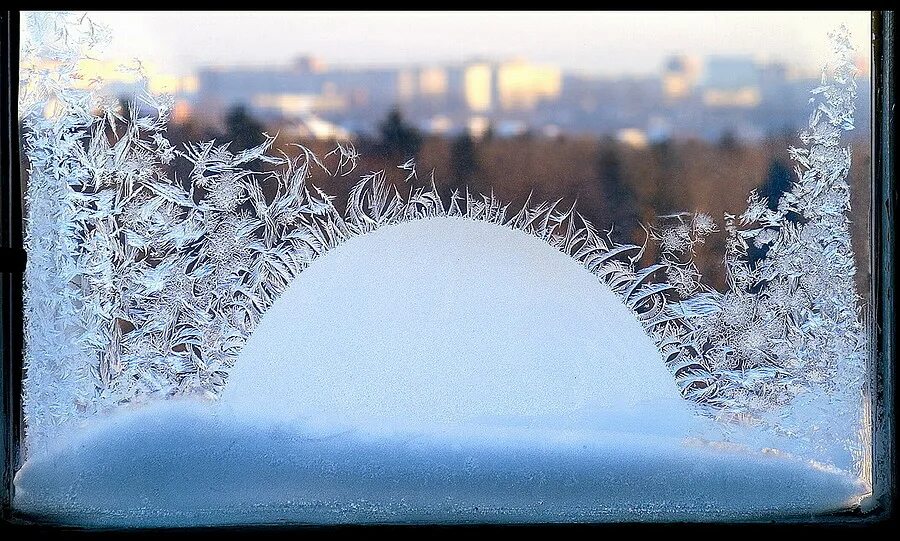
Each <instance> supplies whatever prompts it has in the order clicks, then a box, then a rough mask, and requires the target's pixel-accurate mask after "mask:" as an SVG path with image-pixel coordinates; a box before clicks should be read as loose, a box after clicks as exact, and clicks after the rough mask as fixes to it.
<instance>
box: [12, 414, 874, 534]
mask: <svg viewBox="0 0 900 541" xmlns="http://www.w3.org/2000/svg"><path fill="white" fill-rule="evenodd" d="M662 411H664V410H662ZM644 415H646V414H644ZM601 418H602V415H601ZM93 423H94V424H92V426H89V427H87V428H85V429H84V430H83V431H82V432H80V433H79V434H78V436H77V437H75V438H72V439H69V440H68V441H66V442H64V443H63V444H62V445H60V446H58V447H57V448H56V449H54V450H53V451H52V452H50V453H48V454H45V455H40V456H36V457H32V458H30V459H29V460H28V462H26V464H25V465H24V466H23V467H22V469H21V470H20V471H19V472H18V474H17V476H16V480H15V482H16V485H15V487H16V492H15V502H14V505H15V508H16V510H17V511H18V512H19V513H25V514H26V515H27V516H29V517H30V518H37V519H40V520H46V521H54V522H62V523H67V524H74V525H80V526H116V527H118V526H182V525H193V524H210V525H212V524H244V523H285V522H290V523H384V522H389V523H410V522H412V523H416V522H437V523H447V522H463V523H465V522H493V523H498V522H499V523H504V522H566V521H616V520H629V521H635V520H637V521H656V520H710V521H722V520H735V519H771V518H779V517H781V518H789V517H790V518H802V517H804V516H807V517H808V516H810V515H812V514H815V513H821V512H827V511H833V510H838V509H843V508H845V507H846V506H848V505H850V504H851V503H852V499H853V497H854V496H856V495H857V494H859V493H860V491H861V490H862V489H861V487H860V486H859V485H858V484H857V483H856V482H854V481H853V480H852V479H851V478H850V477H849V476H847V475H844V474H841V473H839V472H833V471H828V470H825V469H817V468H814V467H811V466H810V464H808V463H805V462H801V461H798V460H794V459H791V458H789V457H784V456H778V455H770V454H764V453H751V452H749V451H742V450H740V449H729V448H722V447H717V446H713V445H710V444H704V443H702V442H700V441H697V440H694V441H691V440H686V441H683V440H680V439H678V438H673V437H667V436H663V435H658V434H628V433H619V432H613V431H609V430H605V429H600V430H595V429H592V428H590V427H589V426H587V424H582V425H580V426H578V425H575V424H568V425H566V423H563V424H562V426H560V425H559V424H556V425H555V426H549V425H544V426H541V427H540V428H536V427H535V426H534V425H531V426H482V425H478V424H474V423H473V424H468V425H466V426H457V427H453V428H450V427H447V426H443V427H439V426H434V427H431V428H430V429H416V430H407V431H400V430H398V431H387V430H380V431H375V432H372V431H368V430H365V429H363V428H347V427H340V426H331V427H324V426H313V425H308V424H306V423H303V422H302V421H293V422H260V421H259V420H252V421H251V420H248V419H242V418H241V417H240V416H237V415H235V412H234V411H232V410H230V409H227V408H225V409H219V408H217V407H214V406H212V407H211V406H210V405H209V404H194V403H188V402H182V401H169V403H165V402H163V403H158V404H152V405H149V406H146V407H143V408H137V409H135V410H134V411H118V412H115V414H114V415H112V416H110V417H108V418H101V419H98V420H95V421H94V422H93ZM600 424H601V425H603V424H606V425H607V426H609V425H611V424H615V420H614V419H613V418H612V417H610V418H608V419H606V420H603V421H601V422H600Z"/></svg>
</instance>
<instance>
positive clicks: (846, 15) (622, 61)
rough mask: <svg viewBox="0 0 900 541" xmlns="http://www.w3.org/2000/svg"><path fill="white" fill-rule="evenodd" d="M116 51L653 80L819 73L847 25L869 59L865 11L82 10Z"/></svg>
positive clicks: (155, 57)
mask: <svg viewBox="0 0 900 541" xmlns="http://www.w3.org/2000/svg"><path fill="white" fill-rule="evenodd" d="M89 14H90V16H91V17H93V18H94V20H96V21H98V22H103V23H106V24H108V25H110V26H111V27H112V29H113V36H114V37H113V43H112V44H111V45H110V47H109V49H108V50H109V52H110V53H111V55H114V56H116V57H124V58H134V57H137V58H140V59H141V60H142V61H144V62H150V63H153V64H156V65H157V66H158V68H159V69H160V70H161V71H163V72H170V73H178V74H184V73H187V72H189V71H191V69H192V68H193V67H195V66H197V65H201V64H222V65H229V64H285V63H287V62H289V61H290V59H291V58H292V57H294V56H296V55H298V54H303V53H309V54H313V55H315V56H318V57H320V58H322V59H323V60H325V61H326V62H327V63H329V64H332V65H336V64H357V65H359V64H401V63H411V62H416V63H419V62H422V63H426V62H440V61H460V60H465V59H469V58H473V57H484V58H491V59H498V60H500V59H505V58H511V57H522V58H526V59H529V60H532V61H535V62H546V63H552V64H556V65H558V66H561V67H562V68H564V69H567V70H572V71H580V72H584V73H592V74H609V75H616V74H645V73H651V72H656V71H658V69H659V66H660V64H661V62H662V60H663V58H664V57H665V56H667V55H669V54H671V53H677V52H681V53H688V54H696V55H699V56H704V55H708V54H711V53H721V54H753V55H755V56H757V57H759V58H761V59H778V60H784V61H787V62H789V63H791V64H794V65H796V66H798V67H802V68H806V69H816V68H818V66H820V65H821V64H822V62H823V60H824V59H825V58H826V57H827V53H828V49H827V39H826V34H827V32H828V31H829V30H831V29H834V28H836V27H837V26H838V25H839V24H841V23H845V24H847V26H848V27H849V28H850V30H851V32H852V33H853V37H854V41H855V42H856V44H857V48H858V50H859V51H860V54H861V55H863V56H866V57H868V55H869V51H868V43H869V32H870V25H869V14H868V12H678V13H674V12H649V13H648V12H631V13H628V12H580V13H572V12H559V13H535V12H524V13H523V12H520V13H500V12H378V13H375V12H290V13H288V12H241V13H235V12H231V13H229V12H218V13H201V12H179V13H173V12H89Z"/></svg>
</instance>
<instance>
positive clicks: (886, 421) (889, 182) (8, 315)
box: [0, 11, 898, 531]
mask: <svg viewBox="0 0 900 541" xmlns="http://www.w3.org/2000/svg"><path fill="white" fill-rule="evenodd" d="M872 40H873V41H872V45H873V51H872V52H873V54H872V66H871V73H872V85H873V92H872V95H871V100H872V113H873V114H872V123H873V124H872V157H873V160H872V171H871V173H872V187H871V196H872V207H871V215H870V226H871V230H872V232H873V236H872V239H871V241H872V249H871V250H870V261H869V262H870V265H871V269H872V278H871V280H872V282H871V285H872V292H873V302H872V304H871V306H870V307H869V313H868V316H869V321H870V337H871V339H872V342H871V348H872V349H871V355H870V358H871V359H873V360H874V362H873V366H872V373H871V376H872V383H873V390H874V392H873V396H872V400H873V408H874V411H875V416H874V418H873V423H874V426H873V455H874V456H873V469H874V471H873V494H872V496H871V497H870V498H868V499H867V500H866V501H865V502H863V505H862V506H861V508H860V509H857V510H853V511H848V512H845V513H838V514H833V515H824V516H819V517H814V518H813V520H812V521H813V524H814V525H832V526H833V525H848V524H851V525H860V524H863V525H869V526H872V525H880V526H883V525H887V524H890V523H892V522H893V515H894V499H895V496H896V430H895V422H896V418H895V411H894V400H895V364H894V363H895V356H896V351H895V348H896V345H895V336H896V316H895V314H896V312H895V310H896V307H897V296H896V274H895V267H894V258H895V253H896V252H895V235H896V230H895V226H896V218H895V217H896V212H897V199H898V197H897V195H898V194H897V186H896V181H895V178H894V170H895V169H894V130H895V122H894V112H895V108H896V97H895V95H894V92H895V89H894V79H893V76H894V13H893V11H874V12H873V13H872ZM18 71H19V12H17V11H3V12H0V73H2V80H3V82H2V84H0V109H2V110H0V122H2V130H0V176H2V178H0V182H2V184H0V206H2V217H0V218H2V219H0V240H2V247H0V270H2V284H0V285H2V290H0V304H2V306H0V324H2V336H0V344H2V367H0V369H2V370H0V386H2V400H0V422H2V426H0V448H2V452H3V459H2V460H3V464H2V484H3V486H2V491H0V526H2V529H4V530H6V529H15V530H22V529H37V530H41V531H59V530H67V529H71V528H66V527H61V526H54V525H47V524H39V523H34V522H30V521H28V520H27V518H25V517H21V516H17V515H16V513H15V511H14V509H13V508H12V496H13V488H14V487H13V476H14V473H15V469H16V466H17V465H18V463H19V452H18V449H19V442H20V441H21V436H22V422H21V420H22V403H21V391H22V386H21V384H22V363H23V345H24V342H23V337H24V328H23V303H22V294H23V285H24V284H23V273H24V270H25V261H26V254H25V250H24V247H23V237H22V217H23V214H22V209H23V186H22V177H21V164H20V154H19V145H20V141H19V122H18V85H17V81H18ZM802 522H808V521H802ZM584 526H585V525H580V527H584ZM595 526H596V525H595ZM681 526H682V527H683V526H686V525H684V524H682V525H681ZM694 526H697V525H694ZM757 526H759V525H757ZM555 527H556V528H564V529H571V528H572V527H571V526H561V525H556V526H555ZM643 527H644V528H647V527H648V526H646V525H644V526H643ZM654 527H655V526H654ZM259 528H265V527H264V526H251V527H241V528H238V529H239V530H242V531H246V530H254V529H259ZM268 528H270V529H271V528H272V527H271V526H270V527H268ZM285 528H290V527H285V526H278V527H276V529H278V530H284V529H285ZM338 528H339V529H342V530H344V531H348V530H349V531H355V530H359V529H360V528H359V527H343V528H342V527H338ZM492 528H493V527H492ZM223 529H224V530H228V529H234V528H221V527H220V528H202V530H203V531H207V530H212V531H218V530H223ZM328 529H331V530H334V529H335V527H330V528H328ZM380 529H381V530H385V528H384V527H380ZM154 531H156V530H154ZM182 531H184V530H182Z"/></svg>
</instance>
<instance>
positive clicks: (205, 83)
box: [105, 55, 868, 146]
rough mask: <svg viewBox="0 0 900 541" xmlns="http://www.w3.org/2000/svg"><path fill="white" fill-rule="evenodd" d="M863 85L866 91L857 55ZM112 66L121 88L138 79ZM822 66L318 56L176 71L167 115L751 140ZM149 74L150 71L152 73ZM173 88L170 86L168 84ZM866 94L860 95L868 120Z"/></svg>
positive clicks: (288, 123) (509, 133)
mask: <svg viewBox="0 0 900 541" xmlns="http://www.w3.org/2000/svg"><path fill="white" fill-rule="evenodd" d="M859 67H860V71H861V77H860V84H861V87H860V93H861V94H862V95H867V94H868V88H867V80H868V79H867V77H866V76H865V75H866V73H867V66H865V65H864V64H863V62H862V60H861V61H860V66H859ZM105 71H106V72H107V73H108V74H109V75H110V76H109V78H108V79H107V81H106V84H107V87H108V89H109V90H110V91H111V92H113V93H115V94H117V95H119V96H121V97H126V96H129V95H131V94H133V93H134V92H135V91H136V89H137V85H136V84H135V83H132V82H129V81H127V80H118V81H117V80H116V78H117V77H116V76H115V73H116V72H115V71H114V70H113V69H112V68H111V67H110V68H109V69H107V70H105ZM818 77H819V74H816V73H811V72H809V71H808V70H807V71H805V70H802V69H800V68H797V67H794V66H791V65H788V64H786V63H783V62H767V63H763V62H759V61H757V60H754V58H753V57H751V56H749V55H743V56H741V55H730V56H728V55H710V56H706V57H698V56H690V55H671V56H670V57H668V58H667V59H666V60H665V62H664V63H663V65H661V66H659V69H658V71H657V73H655V74H652V75H645V76H626V75H623V76H620V77H613V76H587V75H584V74H578V73H571V72H568V71H565V70H563V69H561V68H560V67H558V66H555V65H551V64H542V63H535V62H531V61H529V60H527V59H522V58H516V59H512V60H506V61H495V60H489V59H484V60H481V59H479V60H472V61H468V62H459V63H452V64H451V63H445V64H430V65H396V66H378V67H368V66H360V67H347V66H339V67H331V66H329V65H328V64H327V63H326V62H325V61H324V60H323V59H321V58H320V57H317V56H312V55H308V56H298V57H295V58H294V59H293V60H292V61H291V62H290V63H286V64H284V65H281V66H246V65H241V66H215V67H211V66H209V67H200V68H197V69H196V70H195V72H194V73H191V74H189V75H187V76H184V77H181V78H179V79H177V80H176V81H175V84H174V85H172V86H174V87H175V88H176V89H177V90H176V91H175V93H174V97H175V100H176V101H175V110H174V121H175V122H182V121H186V120H188V119H191V120H193V121H195V122H200V123H203V124H206V125H210V126H215V125H216V124H217V123H218V122H219V120H220V119H221V118H223V117H224V115H225V113H226V112H227V111H228V110H230V109H233V108H235V107H242V108H244V109H245V110H246V111H247V112H248V114H250V115H251V116H253V117H255V118H257V119H258V120H259V121H261V122H262V123H264V124H265V125H266V127H267V128H268V129H270V130H272V129H274V130H278V131H279V132H280V133H283V134H285V135H286V136H297V137H302V138H312V139H346V138H351V137H354V136H358V135H372V134H374V133H375V132H376V131H377V126H378V123H379V122H380V121H381V120H382V119H383V118H384V117H385V115H386V114H387V112H388V111H390V110H391V109H393V108H399V110H400V111H402V113H403V115H404V117H405V118H406V119H407V120H408V121H409V122H410V123H411V124H413V125H414V126H415V127H416V128H417V129H418V130H420V131H421V132H422V133H424V134H427V135H435V136H456V135H459V134H460V133H464V132H465V133H468V134H470V135H471V136H473V137H476V138H478V137H481V136H482V135H484V134H485V133H486V132H487V131H488V130H490V131H491V133H492V135H493V136H497V137H501V138H503V137H515V136H521V135H524V134H529V135H540V136H547V137H555V136H557V135H574V136H579V135H588V136H613V137H615V138H617V139H618V140H619V141H621V142H623V143H626V144H629V145H633V146H645V145H647V144H652V143H654V142H659V141H662V140H667V139H670V138H676V139H701V140H705V141H718V140H720V139H721V138H723V137H731V138H735V139H737V140H741V141H747V142H752V141H759V140H762V139H765V138H767V137H773V136H783V135H786V134H790V133H794V132H796V131H797V130H798V129H800V128H801V127H802V126H803V125H804V123H805V122H806V121H807V117H808V112H807V110H806V107H805V106H806V102H807V99H808V96H809V91H810V89H811V88H813V87H815V86H816V84H817V80H818ZM151 83H152V80H151ZM170 88H171V87H170ZM867 105H868V104H867V103H866V102H863V101H861V102H860V104H859V106H860V110H859V117H858V118H859V121H860V124H863V125H864V123H867V122H868V112H867Z"/></svg>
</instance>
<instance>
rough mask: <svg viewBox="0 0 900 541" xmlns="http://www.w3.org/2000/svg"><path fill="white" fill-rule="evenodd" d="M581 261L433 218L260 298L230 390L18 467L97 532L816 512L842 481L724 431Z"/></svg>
mask: <svg viewBox="0 0 900 541" xmlns="http://www.w3.org/2000/svg"><path fill="white" fill-rule="evenodd" d="M722 439H723V434H722V433H721V432H720V431H719V430H718V429H717V428H716V427H715V425H714V424H713V423H712V422H711V421H708V420H705V419H702V418H701V417H699V416H697V415H694V414H693V413H692V411H691V410H690V408H689V407H688V405H687V403H686V402H685V401H684V400H682V399H681V398H680V397H679V395H678V392H677V390H676V388H675V385H674V380H673V377H672V376H671V375H670V374H669V373H668V371H667V370H666V368H665V367H664V365H663V362H662V359H660V357H659V354H658V352H657V350H656V348H655V347H654V345H653V343H652V341H651V340H650V338H649V337H648V336H646V334H645V333H644V332H643V330H642V329H641V326H640V324H639V322H638V321H637V320H636V319H635V317H634V315H633V314H632V313H631V312H630V311H629V310H628V309H627V308H626V307H625V306H624V305H623V304H622V303H621V302H619V300H618V299H617V298H616V297H615V295H614V294H613V293H612V292H611V291H610V290H609V289H608V288H607V287H606V286H605V285H604V284H603V283H601V282H599V281H598V280H597V279H596V278H595V277H593V276H592V275H591V274H590V273H588V272H587V271H586V270H585V269H583V268H581V266H580V265H579V264H578V263H576V262H575V261H573V260H572V259H570V258H569V257H568V256H566V255H564V254H562V253H561V252H559V251H557V250H555V249H554V248H552V247H550V246H549V245H547V244H546V243H545V242H543V241H541V240H540V239H536V238H534V237H530V236H528V235H527V234H525V233H522V232H518V231H514V230H510V229H506V228H503V227H500V226H497V225H492V224H487V223H483V222H475V221H469V220H464V219H454V218H435V219H429V220H423V221H416V222H408V223H403V224H399V225H392V226H388V227H384V228H381V229H379V230H377V231H375V232H372V233H369V234H366V235H363V236H360V237H356V238H354V239H351V240H349V241H347V242H346V243H345V244H343V245H341V246H339V247H338V248H336V249H334V250H332V251H331V252H329V253H328V254H326V255H324V256H323V257H322V258H320V259H319V260H317V261H315V262H313V264H312V265H310V267H309V268H308V269H306V270H305V271H304V272H303V273H302V274H301V275H300V276H299V277H298V278H297V279H296V280H295V282H294V283H293V284H292V285H291V286H290V287H289V288H288V290H287V291H286V292H285V293H284V294H283V295H282V297H281V298H280V299H279V300H278V301H277V302H276V303H275V304H274V305H273V306H272V307H271V309H270V310H269V311H268V312H267V313H266V315H265V317H264V318H263V320H262V322H261V323H260V325H259V327H258V328H257V330H256V331H255V333H254V334H253V336H252V337H251V339H250V340H249V342H248V343H247V345H246V346H245V348H244V350H243V352H242V354H241V355H240V357H239V359H238V361H237V364H236V366H235V368H234V370H233V372H232V373H231V375H230V378H229V382H228V388H227V389H226V391H225V393H224V395H223V398H222V400H221V401H220V402H219V403H214V404H211V403H204V402H198V401H193V400H189V399H172V400H166V401H159V402H156V403H149V404H145V405H134V406H129V407H123V408H119V409H118V410H116V411H112V412H109V413H108V414H106V415H103V416H100V417H98V418H96V419H93V420H92V421H90V422H89V423H88V424H87V425H85V426H83V427H81V428H79V429H78V430H76V431H74V432H73V433H72V434H71V435H70V436H69V437H66V438H64V439H61V440H59V441H57V442H56V443H55V445H54V446H53V447H52V448H50V449H49V450H47V451H46V452H43V453H41V454H36V455H34V456H31V457H29V459H28V460H27V461H26V463H25V464H24V465H23V466H22V468H21V469H20V470H19V471H18V472H17V475H16V479H15V489H16V490H15V503H14V505H15V508H16V510H17V511H18V512H20V513H23V514H25V515H27V516H30V517H34V518H39V519H41V520H50V521H58V522H64V523H68V524H75V525H89V526H124V525H132V526H181V525H191V524H243V523H255V522H263V523H284V522H291V523H377V522H390V523H407V522H438V523H446V522H533V521H539V522H548V521H549V522H560V521H563V522H565V521H614V520H631V521H634V520H650V521H652V520H712V521H719V520H735V519H751V520H753V519H759V520H765V519H771V518H779V517H795V518H796V517H804V516H810V515H812V514H816V513H823V512H830V511H836V510H841V509H844V508H846V507H847V506H849V505H851V504H852V503H854V502H855V501H856V500H857V499H858V497H859V496H860V495H861V493H862V492H863V491H864V487H862V485H861V484H860V483H859V482H858V481H857V480H855V479H854V478H853V477H852V476H850V475H848V474H846V473H844V472H842V471H840V470H836V469H834V468H828V467H822V466H819V465H816V464H815V463H811V462H809V461H805V460H802V459H799V458H795V457H792V456H790V455H787V454H785V453H775V452H771V451H769V452H762V451H760V450H759V449H758V448H751V447H747V446H738V445H726V444H722V443H721V441H719V440H722Z"/></svg>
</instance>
